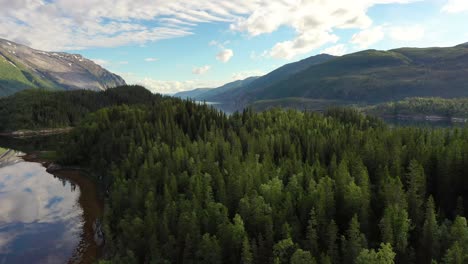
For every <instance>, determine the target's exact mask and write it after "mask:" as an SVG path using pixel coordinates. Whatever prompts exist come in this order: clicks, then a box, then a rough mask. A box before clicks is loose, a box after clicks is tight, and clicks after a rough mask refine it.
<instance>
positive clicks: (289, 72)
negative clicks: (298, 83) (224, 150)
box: [175, 54, 336, 111]
mask: <svg viewBox="0 0 468 264" xmlns="http://www.w3.org/2000/svg"><path fill="white" fill-rule="evenodd" d="M334 58H336V57H335V56H331V55H328V54H320V55H317V56H312V57H309V58H307V59H304V60H301V61H298V62H294V63H290V64H286V65H284V66H282V67H280V68H278V69H276V70H274V71H272V72H270V73H268V74H267V75H265V76H261V77H250V78H247V79H245V80H240V81H235V82H231V83H228V84H225V85H223V86H221V87H218V88H214V89H210V90H207V91H205V92H203V93H197V90H198V89H195V90H192V91H189V94H196V95H195V96H194V97H191V98H193V99H195V100H205V101H210V102H222V103H223V106H224V107H221V108H223V110H229V111H231V110H236V109H239V108H241V107H242V104H239V103H238V102H237V101H238V99H239V98H242V96H243V94H245V93H248V92H249V91H250V90H256V89H264V88H266V87H268V86H269V85H270V84H272V83H275V82H279V81H282V80H285V79H287V78H289V77H291V76H293V75H294V74H296V73H299V72H301V71H303V70H305V69H307V68H309V67H311V66H313V65H317V64H321V63H324V62H327V61H329V60H332V59H334ZM175 96H176V97H181V96H180V93H179V94H176V95H175ZM189 97H190V96H189ZM234 98H235V99H236V101H232V102H230V100H231V99H234Z"/></svg>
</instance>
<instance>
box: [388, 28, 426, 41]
mask: <svg viewBox="0 0 468 264" xmlns="http://www.w3.org/2000/svg"><path fill="white" fill-rule="evenodd" d="M425 32H426V30H425V28H424V27H422V26H419V25H416V26H405V27H392V28H390V37H391V38H392V39H394V40H398V41H408V42H409V41H417V40H421V39H422V38H423V37H424V34H425Z"/></svg>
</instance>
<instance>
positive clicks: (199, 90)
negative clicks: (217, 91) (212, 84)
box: [173, 88, 213, 99]
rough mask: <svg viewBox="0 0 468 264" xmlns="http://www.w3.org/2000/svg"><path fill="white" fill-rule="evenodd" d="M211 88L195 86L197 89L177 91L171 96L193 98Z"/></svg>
mask: <svg viewBox="0 0 468 264" xmlns="http://www.w3.org/2000/svg"><path fill="white" fill-rule="evenodd" d="M212 89H213V88H197V89H194V90H190V91H184V92H178V93H176V94H174V95H173V96H174V97H179V98H182V99H186V98H193V99H195V98H197V97H198V96H200V95H202V94H203V93H206V92H207V91H209V90H212Z"/></svg>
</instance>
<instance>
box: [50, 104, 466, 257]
mask: <svg viewBox="0 0 468 264" xmlns="http://www.w3.org/2000/svg"><path fill="white" fill-rule="evenodd" d="M152 100H153V101H152V103H150V104H140V105H138V106H126V105H122V106H115V107H110V108H105V109H101V110H99V111H97V112H95V113H92V114H90V115H89V116H88V117H87V118H85V119H83V121H82V122H81V123H80V125H78V127H77V128H76V129H74V130H73V132H72V133H71V134H70V136H69V139H68V140H67V142H66V145H64V146H63V147H62V148H61V150H60V152H59V157H60V158H61V160H62V162H63V163H65V164H76V165H81V166H84V167H87V168H90V169H92V170H94V171H95V173H96V175H99V176H98V177H97V178H96V180H97V182H98V183H99V185H100V186H101V188H102V189H103V190H104V192H105V194H106V196H107V199H106V210H105V218H104V230H105V235H106V246H107V249H108V251H107V253H108V254H107V255H106V257H107V258H109V260H111V261H113V262H115V263H119V262H120V263H122V262H127V263H132V262H133V263H152V262H156V263H159V262H163V263H164V262H166V263H219V262H220V261H221V262H222V263H234V264H237V263H254V264H263V263H314V262H315V261H317V262H319V263H338V264H341V263H345V264H347V263H395V262H397V263H430V261H432V260H434V261H438V262H439V263H440V262H442V261H444V259H447V260H452V259H453V258H459V257H458V256H459V252H468V249H466V248H465V245H467V244H468V243H467V242H468V240H467V239H468V235H466V234H468V233H467V232H468V231H467V227H466V220H464V218H463V217H464V216H459V217H458V218H455V212H466V210H463V209H466V208H461V207H464V206H463V203H461V202H460V203H459V206H458V207H459V208H458V209H457V206H456V204H457V200H460V201H461V200H462V199H463V200H465V201H466V200H467V199H468V197H467V196H468V186H467V185H466V179H465V178H466V177H465V175H467V172H468V167H467V166H468V159H467V158H468V129H466V128H465V129H461V128H455V129H445V130H442V129H437V130H429V129H421V128H389V127H387V126H385V125H384V124H383V123H382V122H381V121H379V120H377V119H375V118H372V117H366V116H363V115H361V114H359V113H358V112H356V111H354V110H345V109H332V110H330V111H329V112H327V113H325V114H324V115H319V114H316V113H308V112H297V111H282V110H278V109H275V110H270V111H265V112H262V113H254V112H253V111H251V110H245V111H243V112H242V113H234V114H232V115H230V116H226V115H225V114H224V113H221V112H218V111H216V110H214V109H212V108H210V107H208V106H205V105H198V104H196V103H194V102H190V101H182V100H178V99H171V98H165V97H157V98H156V99H152ZM429 197H432V199H431V198H429ZM459 197H461V198H460V199H459ZM426 201H427V202H426ZM436 212H437V213H436ZM416 223H418V225H420V227H416V226H413V225H412V224H416ZM382 242H384V243H386V244H382V245H381V248H380V249H379V250H374V249H370V248H375V246H376V245H379V244H381V243H382ZM367 248H369V249H367ZM392 248H394V250H395V252H393V249H392ZM426 249H432V250H433V251H434V254H433V255H432V256H430V257H428V258H422V257H421V258H419V257H415V256H420V254H421V252H424V251H425V250H426Z"/></svg>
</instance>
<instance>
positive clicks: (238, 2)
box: [0, 0, 466, 60]
mask: <svg viewBox="0 0 468 264" xmlns="http://www.w3.org/2000/svg"><path fill="white" fill-rule="evenodd" d="M413 1H414V0H354V1H343V0H327V1H323V0H282V1H270V0H250V1H244V0H193V1H184V0H173V1H166V0H154V1H147V0H118V1H111V0H80V1H71V0H48V1H43V0H21V1H10V0H0V6H1V7H2V8H1V9H0V25H1V27H0V37H5V38H9V39H11V40H13V41H17V42H20V43H23V44H27V45H31V46H33V47H35V48H38V49H45V50H70V49H84V48H89V47H114V46H122V45H130V44H144V43H147V42H152V41H158V40H162V39H169V38H176V37H183V36H188V35H191V34H194V29H195V27H196V26H198V25H200V24H202V23H213V22H222V23H226V24H229V25H230V29H231V30H233V31H238V32H242V33H244V34H247V35H249V36H252V37H253V36H258V35H262V34H268V33H271V32H274V31H276V30H278V29H279V28H280V27H289V28H292V29H293V30H294V31H295V32H296V34H297V35H296V37H295V38H294V39H289V40H284V41H282V42H280V43H277V44H275V45H273V46H272V48H271V50H270V52H269V53H270V55H271V56H272V57H275V58H286V59H289V58H293V57H295V56H297V55H300V54H304V53H307V52H309V51H311V50H313V49H316V48H319V47H321V46H322V45H324V44H328V43H334V42H336V41H337V40H338V37H337V36H336V35H335V34H334V33H333V30H335V29H343V28H358V29H365V28H368V27H370V26H371V24H372V20H371V19H370V18H369V17H368V15H367V11H368V9H369V8H370V7H372V6H374V5H376V4H390V3H409V2H413ZM460 3H461V4H460ZM463 3H464V0H458V1H457V0H451V3H449V4H448V6H447V8H446V11H448V12H453V11H455V10H459V9H460V6H462V8H463V6H465V7H466V5H465V4H463ZM226 54H227V53H226ZM228 57H229V56H225V57H221V58H228ZM227 60H228V59H227Z"/></svg>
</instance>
